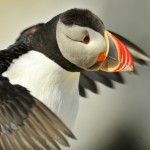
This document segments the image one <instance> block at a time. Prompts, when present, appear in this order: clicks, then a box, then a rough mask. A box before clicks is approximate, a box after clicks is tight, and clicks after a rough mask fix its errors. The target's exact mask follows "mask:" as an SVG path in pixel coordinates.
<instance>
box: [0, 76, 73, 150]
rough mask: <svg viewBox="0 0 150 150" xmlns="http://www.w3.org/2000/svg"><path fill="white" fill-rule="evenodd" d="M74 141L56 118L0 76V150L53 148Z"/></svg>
mask: <svg viewBox="0 0 150 150" xmlns="http://www.w3.org/2000/svg"><path fill="white" fill-rule="evenodd" d="M64 135H66V136H68V137H70V138H75V137H74V135H73V134H72V132H71V131H70V130H69V129H68V128H67V127H66V126H65V125H64V124H63V122H62V121H60V120H59V119H58V117H57V116H56V115H55V114H54V113H53V112H52V111H50V110H49V109H48V108H47V107H46V106H45V105H43V104H42V103H41V102H40V101H38V100H37V99H36V98H34V97H32V96H31V95H30V94H29V92H28V91H27V90H26V89H25V88H23V87H22V86H20V85H12V84H11V83H10V82H9V81H8V80H7V78H4V77H2V76H0V149H1V150H2V149H7V150H9V149H14V150H17V149H20V150H22V149H45V150H48V149H54V150H60V147H59V146H58V144H57V142H58V143H60V144H62V145H64V146H69V144H68V142H67V140H66V138H65V137H64Z"/></svg>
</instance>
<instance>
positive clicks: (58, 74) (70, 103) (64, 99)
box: [3, 51, 80, 128]
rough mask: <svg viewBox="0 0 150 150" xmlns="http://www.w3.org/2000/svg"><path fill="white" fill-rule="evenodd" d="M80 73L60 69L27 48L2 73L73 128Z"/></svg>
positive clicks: (41, 55)
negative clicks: (24, 52) (25, 51)
mask: <svg viewBox="0 0 150 150" xmlns="http://www.w3.org/2000/svg"><path fill="white" fill-rule="evenodd" d="M79 75H80V74H79V73H72V72H68V71H66V70H64V69H62V68H61V67H60V66H59V65H57V64H56V63H54V62H53V61H52V60H50V59H49V58H47V57H46V56H44V55H43V54H41V53H39V52H36V51H30V52H28V53H27V54H25V55H23V56H21V57H20V58H19V59H17V60H14V62H13V63H12V65H11V66H10V67H9V68H8V70H7V71H6V72H4V73H3V76H5V77H8V78H9V80H10V82H11V83H12V84H19V85H22V86H24V87H26V88H27V89H28V90H29V91H30V92H31V94H32V95H33V96H34V97H36V98H38V99H39V100H40V101H42V102H43V103H44V104H45V105H46V106H48V107H49V108H50V109H51V110H53V111H54V112H55V113H56V114H57V115H58V116H59V117H60V118H61V119H62V120H63V121H64V122H65V123H66V125H68V127H70V128H72V127H73V124H74V121H75V118H76V115H77V111H78V105H79V92H78V84H79Z"/></svg>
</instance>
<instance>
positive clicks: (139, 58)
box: [79, 31, 150, 97]
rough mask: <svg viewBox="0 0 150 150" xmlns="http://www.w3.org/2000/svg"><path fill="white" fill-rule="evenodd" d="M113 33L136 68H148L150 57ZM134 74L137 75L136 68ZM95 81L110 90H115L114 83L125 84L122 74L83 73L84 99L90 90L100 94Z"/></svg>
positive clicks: (82, 92) (82, 91)
mask: <svg viewBox="0 0 150 150" xmlns="http://www.w3.org/2000/svg"><path fill="white" fill-rule="evenodd" d="M110 32H111V31H110ZM111 33H112V34H114V35H115V36H116V37H117V38H118V39H120V40H121V41H122V42H123V43H124V44H125V45H126V47H127V48H128V49H129V51H130V53H131V54H132V57H133V59H134V62H135V64H136V67H137V65H140V66H148V64H147V62H148V61H150V57H149V56H148V55H147V54H146V53H145V52H144V51H143V50H142V49H141V48H139V47H138V46H136V45H135V44H133V43H132V42H130V41H129V40H127V39H126V38H124V37H122V36H120V35H118V34H117V33H114V32H111ZM133 73H134V74H137V71H136V68H135V71H134V72H133ZM95 81H98V82H100V83H102V84H104V85H106V86H108V87H110V88H113V82H112V81H116V82H119V83H125V81H124V78H123V76H122V75H121V73H108V72H103V71H96V72H88V71H84V72H82V73H81V77H80V82H79V92H80V95H81V96H82V97H86V96H87V94H86V91H85V89H88V90H90V91H91V92H94V93H98V88H97V86H96V82H95Z"/></svg>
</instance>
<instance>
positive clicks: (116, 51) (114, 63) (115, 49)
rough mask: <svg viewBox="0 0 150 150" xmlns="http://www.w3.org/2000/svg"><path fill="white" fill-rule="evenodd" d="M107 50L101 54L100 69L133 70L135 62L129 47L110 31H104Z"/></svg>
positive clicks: (99, 59) (109, 70)
mask: <svg viewBox="0 0 150 150" xmlns="http://www.w3.org/2000/svg"><path fill="white" fill-rule="evenodd" d="M104 37H105V41H106V50H105V51H104V52H102V53H100V54H99V56H98V58H97V61H98V62H100V67H99V69H100V70H103V71H106V72H119V71H133V68H134V62H133V59H132V56H131V54H130V53H129V51H128V49H127V47H126V46H125V45H124V44H123V43H122V42H121V41H120V40H119V39H117V38H116V37H115V36H114V35H113V34H111V33H110V32H108V31H105V33H104Z"/></svg>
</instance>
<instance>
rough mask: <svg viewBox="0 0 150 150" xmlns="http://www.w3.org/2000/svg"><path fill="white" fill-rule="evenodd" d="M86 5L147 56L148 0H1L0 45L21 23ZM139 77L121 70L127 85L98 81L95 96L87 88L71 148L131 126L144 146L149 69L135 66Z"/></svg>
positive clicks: (94, 144) (85, 147) (78, 149)
mask: <svg viewBox="0 0 150 150" xmlns="http://www.w3.org/2000/svg"><path fill="white" fill-rule="evenodd" d="M75 7H78V8H88V9H90V10H92V11H93V12H94V13H95V14H97V15H98V16H99V17H100V18H101V19H102V20H103V22H104V24H105V26H106V27H107V28H108V29H110V30H113V31H115V32H117V33H119V34H121V35H124V36H125V37H127V38H128V39H130V40H131V41H133V42H134V43H136V44H137V45H139V46H140V47H142V48H143V49H144V50H145V51H146V52H147V53H148V54H149V55H150V50H149V46H150V39H149V37H150V29H149V27H150V1H149V0H92V1H90V0H76V1H73V0H64V1H59V0H55V1H52V0H41V1H40V0H26V1H21V0H13V1H12V0H0V49H3V48H5V47H7V46H8V45H10V44H11V43H13V41H14V40H15V39H16V37H17V36H18V35H19V32H20V31H22V30H23V29H24V28H26V27H28V26H31V25H33V24H36V23H40V22H47V21H49V20H50V19H51V18H52V17H53V16H55V15H57V14H58V13H61V12H63V11H65V10H67V9H70V8H75ZM138 72H139V76H132V77H131V76H129V75H127V74H125V73H124V76H125V79H126V81H127V84H126V85H121V84H117V83H115V87H116V88H115V89H109V88H107V87H105V86H103V85H99V88H100V93H101V94H100V95H94V94H92V93H90V92H89V97H88V99H81V100H80V109H79V114H78V118H77V121H76V126H75V129H74V133H75V135H76V137H77V138H78V140H77V141H72V140H70V143H71V148H70V149H71V150H92V149H94V150H98V149H99V148H100V147H101V146H102V145H103V144H104V143H109V141H110V140H112V139H113V138H114V136H115V133H116V130H117V129H118V128H119V127H122V128H123V127H125V128H126V127H131V126H132V127H133V129H135V130H137V132H138V133H140V134H141V135H142V138H143V139H142V140H143V142H144V145H145V146H149V145H148V143H149V139H150V130H149V126H150V117H149V113H150V102H149V101H150V79H149V77H150V69H149V68H139V69H138Z"/></svg>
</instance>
